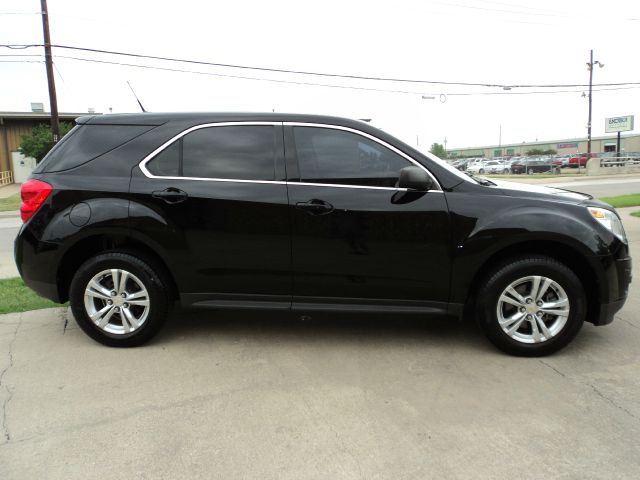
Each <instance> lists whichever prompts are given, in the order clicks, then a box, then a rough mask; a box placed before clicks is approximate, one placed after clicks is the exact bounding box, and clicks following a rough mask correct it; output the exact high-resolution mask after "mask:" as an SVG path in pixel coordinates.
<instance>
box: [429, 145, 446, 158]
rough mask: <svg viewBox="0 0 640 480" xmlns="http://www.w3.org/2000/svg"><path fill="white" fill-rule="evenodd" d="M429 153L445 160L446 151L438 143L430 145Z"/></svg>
mask: <svg viewBox="0 0 640 480" xmlns="http://www.w3.org/2000/svg"><path fill="white" fill-rule="evenodd" d="M429 152H431V153H433V154H434V155H435V156H436V157H438V158H442V159H443V160H444V159H446V158H447V151H446V150H445V149H444V147H443V146H442V144H440V143H434V144H433V145H431V149H429Z"/></svg>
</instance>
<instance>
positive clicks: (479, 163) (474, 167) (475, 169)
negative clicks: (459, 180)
mask: <svg viewBox="0 0 640 480" xmlns="http://www.w3.org/2000/svg"><path fill="white" fill-rule="evenodd" d="M490 161H491V160H476V161H475V162H473V163H470V164H468V165H467V170H466V171H467V172H468V173H471V174H479V175H484V174H485V173H487V170H486V168H485V166H486V165H487V164H488V163H489V162H490Z"/></svg>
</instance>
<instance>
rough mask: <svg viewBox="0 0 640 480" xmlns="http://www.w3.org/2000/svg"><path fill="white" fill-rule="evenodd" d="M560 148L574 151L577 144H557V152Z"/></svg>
mask: <svg viewBox="0 0 640 480" xmlns="http://www.w3.org/2000/svg"><path fill="white" fill-rule="evenodd" d="M562 148H573V149H576V148H578V144H577V143H559V144H558V150H560V149H562Z"/></svg>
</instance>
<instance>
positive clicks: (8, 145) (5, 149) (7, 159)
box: [0, 111, 87, 184]
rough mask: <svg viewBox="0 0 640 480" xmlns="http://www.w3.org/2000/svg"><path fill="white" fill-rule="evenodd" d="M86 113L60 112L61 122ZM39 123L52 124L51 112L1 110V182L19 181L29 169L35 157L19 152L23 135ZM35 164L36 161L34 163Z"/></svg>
mask: <svg viewBox="0 0 640 480" xmlns="http://www.w3.org/2000/svg"><path fill="white" fill-rule="evenodd" d="M83 115H87V114H86V113H60V114H59V117H60V121H61V122H72V123H73V122H74V121H75V119H76V118H78V117H81V116H83ZM38 124H45V125H50V124H51V114H50V113H47V112H42V111H40V112H39V111H32V112H0V184H2V183H9V179H11V180H12V181H16V182H19V181H21V180H22V176H24V174H25V173H26V172H27V171H29V172H30V170H29V168H31V169H32V168H33V167H31V166H30V164H31V163H32V161H33V159H25V158H24V157H23V156H22V155H20V153H18V147H19V146H20V144H21V143H22V137H23V136H25V135H29V134H30V133H31V130H32V129H33V127H35V126H36V125H38ZM33 166H35V163H34V165H33Z"/></svg>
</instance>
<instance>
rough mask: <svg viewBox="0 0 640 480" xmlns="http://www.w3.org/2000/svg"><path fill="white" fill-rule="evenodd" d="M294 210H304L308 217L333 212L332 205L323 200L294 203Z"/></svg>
mask: <svg viewBox="0 0 640 480" xmlns="http://www.w3.org/2000/svg"><path fill="white" fill-rule="evenodd" d="M296 208H299V209H300V210H304V211H305V212H307V213H308V214H309V215H326V214H328V213H331V212H333V205H331V204H330V203H329V202H325V201H324V200H318V199H317V198H314V199H312V200H309V201H308V202H298V203H296Z"/></svg>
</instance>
